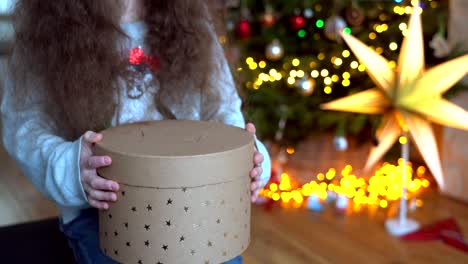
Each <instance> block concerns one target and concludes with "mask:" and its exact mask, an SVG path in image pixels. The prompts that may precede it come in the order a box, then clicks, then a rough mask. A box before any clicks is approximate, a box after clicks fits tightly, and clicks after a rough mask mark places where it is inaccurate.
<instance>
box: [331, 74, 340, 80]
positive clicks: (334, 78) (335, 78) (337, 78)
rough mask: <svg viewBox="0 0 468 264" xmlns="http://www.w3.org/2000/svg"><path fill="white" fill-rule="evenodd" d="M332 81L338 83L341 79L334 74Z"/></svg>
mask: <svg viewBox="0 0 468 264" xmlns="http://www.w3.org/2000/svg"><path fill="white" fill-rule="evenodd" d="M331 80H332V82H338V81H339V80H340V77H338V75H336V74H333V76H332V77H331Z"/></svg>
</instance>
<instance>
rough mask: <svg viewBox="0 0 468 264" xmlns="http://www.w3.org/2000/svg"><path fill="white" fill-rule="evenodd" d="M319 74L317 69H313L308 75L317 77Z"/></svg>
mask: <svg viewBox="0 0 468 264" xmlns="http://www.w3.org/2000/svg"><path fill="white" fill-rule="evenodd" d="M319 75H320V73H319V71H317V70H313V71H312V72H311V73H310V76H311V77H312V78H317V77H319Z"/></svg>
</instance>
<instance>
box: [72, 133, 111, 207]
mask: <svg viewBox="0 0 468 264" xmlns="http://www.w3.org/2000/svg"><path fill="white" fill-rule="evenodd" d="M101 140H102V134H98V133H94V132H92V131H88V132H86V133H85V134H84V136H83V145H82V146H81V154H80V172H81V181H82V182H83V187H84V190H85V192H86V195H87V196H88V202H89V204H90V205H91V206H93V207H96V208H98V209H104V210H107V209H109V202H115V201H117V193H116V192H117V191H118V190H119V184H118V183H117V182H115V181H110V180H106V179H104V178H102V177H100V176H98V175H97V172H96V169H98V168H101V167H106V166H109V165H111V163H112V160H111V158H110V157H109V156H93V153H92V149H91V147H92V145H93V144H94V143H96V142H99V141H101Z"/></svg>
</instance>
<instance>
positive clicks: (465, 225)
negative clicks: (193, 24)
mask: <svg viewBox="0 0 468 264" xmlns="http://www.w3.org/2000/svg"><path fill="white" fill-rule="evenodd" d="M219 1H220V14H221V15H222V17H223V19H224V20H223V22H224V25H223V27H224V30H223V31H222V33H220V34H219V36H218V37H219V42H220V43H221V45H223V47H224V48H225V51H226V57H227V59H228V61H229V63H230V65H231V69H232V73H233V75H234V77H235V79H236V81H237V84H238V88H239V91H240V93H241V94H242V96H243V98H244V108H243V110H244V113H245V116H246V119H248V120H251V121H253V122H254V123H255V124H256V126H257V131H258V137H259V138H261V139H262V140H263V141H265V142H266V143H267V146H268V148H269V151H270V154H271V157H272V160H273V165H274V166H273V170H272V172H271V176H272V178H271V181H270V182H269V183H268V185H267V186H266V187H265V189H264V190H262V191H261V199H260V202H258V203H257V204H256V205H255V206H254V210H253V218H252V243H251V246H250V247H249V249H248V250H247V251H246V252H245V254H244V257H245V261H246V263H249V264H250V263H254V264H255V263H428V262H429V263H468V255H467V254H466V252H467V251H468V249H467V248H468V246H466V240H465V239H464V235H466V234H467V232H468V210H467V209H468V204H467V203H468V175H466V171H467V170H468V165H467V164H468V133H466V132H465V131H461V130H457V129H453V128H448V127H443V126H439V125H434V126H433V128H434V131H435V132H434V133H435V137H436V141H437V145H438V150H439V152H440V157H441V164H442V167H443V172H444V177H445V182H446V185H445V186H444V188H443V189H440V188H439V187H438V184H437V182H436V181H435V179H434V177H433V176H432V175H431V173H430V171H429V170H428V169H427V164H425V162H424V160H423V159H422V157H421V154H420V153H419V151H418V150H417V149H416V148H415V147H414V146H413V144H410V159H409V161H410V163H409V167H407V172H408V175H407V181H406V182H405V183H402V180H401V171H402V170H403V165H402V160H401V146H402V143H401V142H402V141H401V140H402V139H401V138H400V142H399V143H396V144H395V146H394V147H393V148H392V149H391V150H390V151H389V152H388V153H387V154H386V155H385V156H384V158H383V159H382V160H381V162H379V163H378V165H376V166H375V167H374V168H373V170H372V171H370V172H364V171H363V170H362V168H363V167H364V164H365V162H366V159H367V156H368V154H369V150H370V149H371V148H372V147H374V146H376V144H377V143H378V142H377V141H376V133H378V129H377V128H378V125H379V124H380V123H381V117H380V116H370V115H364V114H352V113H344V112H334V111H324V110H321V109H320V107H319V106H320V104H323V103H326V102H329V101H331V100H334V99H339V98H342V97H344V96H347V95H351V94H354V93H357V92H360V91H364V90H367V89H369V88H373V87H375V84H374V83H373V82H372V80H371V79H370V78H369V76H368V74H367V72H366V65H364V64H363V63H362V62H361V61H359V60H358V59H357V58H356V56H355V55H354V54H353V52H352V51H351V49H350V48H349V47H348V46H347V45H346V44H345V43H344V42H343V40H342V39H341V37H340V35H339V34H340V32H345V33H346V34H352V35H353V36H355V37H357V38H358V39H360V40H361V41H362V42H364V43H365V44H366V45H368V46H369V47H370V48H371V49H373V50H374V51H375V52H376V53H378V54H380V55H382V56H383V57H385V58H386V59H387V60H388V62H389V66H390V67H391V68H396V67H397V63H398V57H399V54H400V51H401V44H402V40H403V38H404V37H405V36H406V35H407V34H408V21H409V16H410V14H412V12H415V10H422V22H423V35H424V55H425V63H426V69H428V68H431V67H433V66H436V65H439V64H442V63H444V62H447V61H449V60H451V59H453V58H456V57H459V56H461V55H464V54H466V53H467V51H468V26H467V25H466V14H468V1H467V0H421V1H415V0H413V1H411V0H262V1H258V0H257V1H255V0H219ZM13 4H14V3H13V1H12V0H0V70H1V71H0V78H2V77H3V76H4V74H5V71H4V67H5V56H6V55H7V54H8V52H9V50H10V49H11V47H12V45H13V38H14V32H13V28H12V26H11V19H12V18H11V11H12V6H13ZM417 7H418V8H419V7H420V9H417ZM442 77H443V76H441V78H442ZM0 84H1V82H0ZM467 85H468V81H467V78H466V76H465V78H464V79H463V80H462V81H460V82H458V83H457V84H455V86H453V88H452V89H450V90H449V91H448V92H447V93H445V94H444V95H443V96H444V98H446V99H448V100H449V101H451V102H453V103H455V104H457V105H459V106H461V107H462V108H464V109H467V108H468V93H467ZM0 98H1V90H0ZM0 127H1V122H0ZM403 187H404V188H405V189H406V190H407V194H405V195H404V196H403V197H404V202H405V204H406V206H407V208H408V215H409V216H410V217H411V218H414V219H416V220H417V221H418V222H419V223H420V224H421V225H422V226H424V227H426V228H427V229H425V230H426V231H428V232H429V233H430V234H439V233H438V232H442V231H444V232H445V231H447V230H448V231H447V232H449V233H450V234H452V235H450V236H439V235H434V236H430V235H428V234H429V233H421V234H419V235H421V236H420V237H418V236H416V238H417V239H414V237H413V239H410V240H421V237H422V238H423V239H422V240H430V241H425V242H414V241H411V242H409V241H405V240H403V239H400V238H396V237H393V236H391V235H390V234H389V233H388V232H387V230H386V229H385V224H384V223H385V221H386V220H388V219H391V218H393V217H396V216H398V213H399V210H400V209H401V206H402V205H401V203H400V198H401V197H402V192H401V190H402V188H403ZM56 216H57V211H56V209H55V207H54V205H53V204H52V203H51V202H49V201H47V200H46V199H45V198H43V197H42V196H41V195H40V194H38V193H37V192H36V191H35V190H34V188H33V187H32V186H31V185H30V183H29V182H28V181H27V180H26V179H25V178H24V177H23V176H22V175H21V173H20V172H19V171H18V170H17V169H16V166H15V165H14V163H13V162H12V161H11V159H10V158H9V157H8V155H7V154H6V152H5V151H4V150H3V149H2V148H1V145H0V240H1V238H2V234H5V233H2V230H10V231H11V230H12V229H8V228H11V227H12V226H20V227H21V228H23V226H29V227H31V225H32V224H31V223H34V224H37V223H40V222H37V223H36V222H35V221H38V220H39V221H40V220H44V219H51V218H52V219H55V218H54V217H56ZM441 226H445V227H448V229H447V230H445V229H443V228H440V227H441ZM2 227H3V228H2ZM39 227H40V224H37V225H34V226H33V227H32V228H33V229H37V228H39ZM15 230H16V229H15ZM56 231H57V230H55V231H54V232H56ZM15 232H16V231H15ZM431 232H432V233H431ZM11 234H12V233H11V232H10V233H8V236H11ZM447 241H448V242H447ZM0 244H1V242H0ZM0 252H1V250H0ZM1 260H2V255H1V253H0V262H2V261H1ZM44 263H53V262H44Z"/></svg>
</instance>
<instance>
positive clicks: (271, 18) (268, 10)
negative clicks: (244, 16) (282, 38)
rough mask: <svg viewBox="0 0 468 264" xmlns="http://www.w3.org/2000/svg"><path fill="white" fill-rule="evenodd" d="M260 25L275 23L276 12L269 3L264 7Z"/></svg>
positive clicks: (266, 25) (267, 25)
mask: <svg viewBox="0 0 468 264" xmlns="http://www.w3.org/2000/svg"><path fill="white" fill-rule="evenodd" d="M261 21H262V25H263V26H264V27H267V28H268V27H271V26H273V25H274V24H275V23H276V14H275V11H274V9H273V7H272V6H271V5H267V6H266V7H265V13H264V14H263V16H262V19H261Z"/></svg>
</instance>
